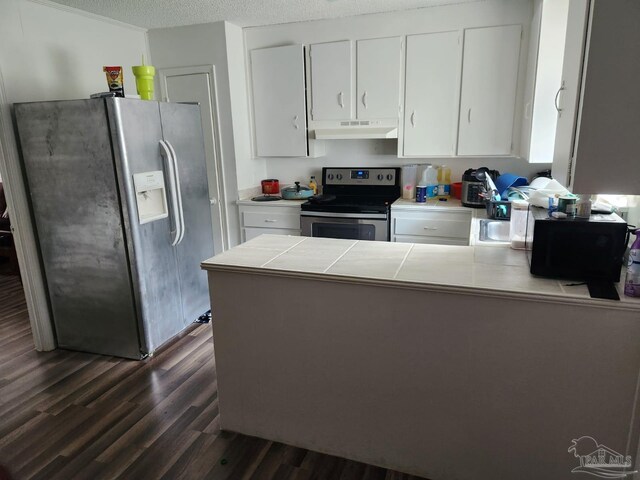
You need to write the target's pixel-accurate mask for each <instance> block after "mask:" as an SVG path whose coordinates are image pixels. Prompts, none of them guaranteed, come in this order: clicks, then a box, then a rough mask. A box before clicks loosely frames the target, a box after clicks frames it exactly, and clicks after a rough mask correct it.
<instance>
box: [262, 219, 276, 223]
mask: <svg viewBox="0 0 640 480" xmlns="http://www.w3.org/2000/svg"><path fill="white" fill-rule="evenodd" d="M265 222H266V223H276V222H277V220H269V219H268V218H266V219H265Z"/></svg>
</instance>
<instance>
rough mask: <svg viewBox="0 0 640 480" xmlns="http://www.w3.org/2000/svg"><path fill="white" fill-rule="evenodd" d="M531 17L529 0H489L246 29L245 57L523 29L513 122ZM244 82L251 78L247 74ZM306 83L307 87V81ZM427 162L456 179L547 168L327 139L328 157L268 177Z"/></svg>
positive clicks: (272, 162) (271, 166)
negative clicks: (408, 154)
mask: <svg viewBox="0 0 640 480" xmlns="http://www.w3.org/2000/svg"><path fill="white" fill-rule="evenodd" d="M532 16H533V5H532V2H531V0H487V1H485V2H475V3H469V4H458V5H449V6H440V7H432V8H423V9H417V10H408V11H401V12H392V13H383V14H375V15H361V16H356V17H345V18H338V19H331V20H319V21H312V22H300V23H291V24H283V25H271V26H264V27H252V28H245V29H244V34H245V48H246V52H247V55H248V52H250V51H251V50H253V49H256V48H266V47H275V46H280V45H289V44H294V43H301V44H305V45H309V44H313V43H319V42H327V41H335V40H344V39H351V40H357V39H363V38H377V37H385V36H399V35H405V34H417V33H426V32H435V31H447V30H454V29H462V28H465V27H480V26H490V25H499V24H522V25H523V30H524V41H523V44H522V49H521V54H520V69H521V72H522V75H521V76H520V77H521V78H520V79H519V87H518V99H519V101H518V103H517V109H516V117H518V118H520V117H521V116H522V104H523V102H522V98H523V93H524V84H525V75H524V72H525V70H526V63H527V59H528V56H527V52H528V37H529V31H530V27H531V19H532ZM249 68H250V66H248V69H249ZM247 78H251V77H250V75H249V74H248V75H247ZM307 84H309V81H308V80H307ZM519 134H520V132H519V129H514V135H515V136H516V137H515V142H514V148H515V151H518V148H519ZM426 162H428V163H434V164H442V163H446V164H447V165H449V166H450V167H451V168H452V171H453V176H454V178H459V176H460V175H461V174H462V172H463V171H464V170H465V169H467V168H470V167H480V166H488V167H491V168H497V169H499V170H500V171H502V172H506V171H511V172H514V173H517V174H520V175H525V176H530V175H531V174H532V173H534V172H537V171H540V170H543V169H546V168H550V165H547V164H538V165H529V164H528V163H527V162H526V161H524V160H521V159H516V158H508V159H507V158H495V159H492V158H490V159H485V158H483V159H459V158H457V159H433V158H432V159H424V160H421V159H398V158H397V142H396V141H394V140H330V141H327V143H326V156H325V157H322V158H317V159H307V158H269V159H267V160H266V163H267V176H268V177H273V178H278V179H280V180H281V181H282V182H284V183H290V182H293V181H294V180H303V181H307V180H308V177H309V176H310V175H313V174H315V175H316V176H317V175H319V172H320V170H321V168H322V167H323V166H347V165H348V166H400V165H403V164H406V163H426Z"/></svg>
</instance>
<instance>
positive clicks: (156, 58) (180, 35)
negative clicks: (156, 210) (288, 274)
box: [148, 22, 266, 246]
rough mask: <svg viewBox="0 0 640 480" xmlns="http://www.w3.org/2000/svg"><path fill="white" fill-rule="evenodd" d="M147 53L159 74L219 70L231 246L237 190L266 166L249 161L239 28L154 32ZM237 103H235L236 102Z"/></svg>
mask: <svg viewBox="0 0 640 480" xmlns="http://www.w3.org/2000/svg"><path fill="white" fill-rule="evenodd" d="M148 36H149V48H150V49H151V53H152V56H153V62H154V65H155V67H156V68H172V67H189V66H196V65H215V67H216V85H217V96H218V110H219V122H220V132H221V138H220V139H219V141H220V148H221V152H222V165H223V168H224V182H225V192H226V196H227V198H226V199H225V201H226V202H227V210H228V212H229V216H228V219H229V234H230V237H231V238H230V243H231V246H233V245H235V244H237V243H238V242H239V235H240V226H239V220H238V208H237V205H236V204H235V201H236V200H237V198H238V189H243V188H247V187H252V186H254V185H255V184H256V182H257V180H256V178H263V177H264V176H265V175H266V169H265V167H264V161H263V160H253V159H251V158H250V155H249V153H248V152H249V141H248V139H246V138H245V137H246V135H247V134H246V133H243V131H244V132H246V131H248V128H249V125H248V117H247V113H246V112H247V106H246V86H245V82H244V58H243V57H242V52H243V50H242V48H241V45H242V41H241V40H242V38H241V32H239V27H236V26H235V25H231V24H229V23H227V22H216V23H207V24H201V25H190V26H186V27H175V28H160V29H152V30H150V31H149V33H148ZM232 100H233V101H232Z"/></svg>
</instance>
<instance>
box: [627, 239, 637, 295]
mask: <svg viewBox="0 0 640 480" xmlns="http://www.w3.org/2000/svg"><path fill="white" fill-rule="evenodd" d="M633 233H634V234H635V236H636V240H635V241H634V242H633V245H631V250H630V251H629V261H628V262H627V278H626V279H625V281H624V294H625V295H626V296H627V297H640V229H637V230H636V231H635V232H633Z"/></svg>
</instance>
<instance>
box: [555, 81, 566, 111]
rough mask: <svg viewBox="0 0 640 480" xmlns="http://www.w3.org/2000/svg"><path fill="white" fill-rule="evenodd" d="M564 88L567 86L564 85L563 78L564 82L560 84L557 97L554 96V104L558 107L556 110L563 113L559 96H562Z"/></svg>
mask: <svg viewBox="0 0 640 480" xmlns="http://www.w3.org/2000/svg"><path fill="white" fill-rule="evenodd" d="M564 89H565V87H564V80H563V81H562V83H561V84H560V88H559V89H558V91H557V92H556V98H554V100H553V104H554V105H555V107H556V111H557V112H558V113H561V112H562V109H561V108H560V106H559V105H558V99H559V97H560V92H561V91H563V90H564Z"/></svg>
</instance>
